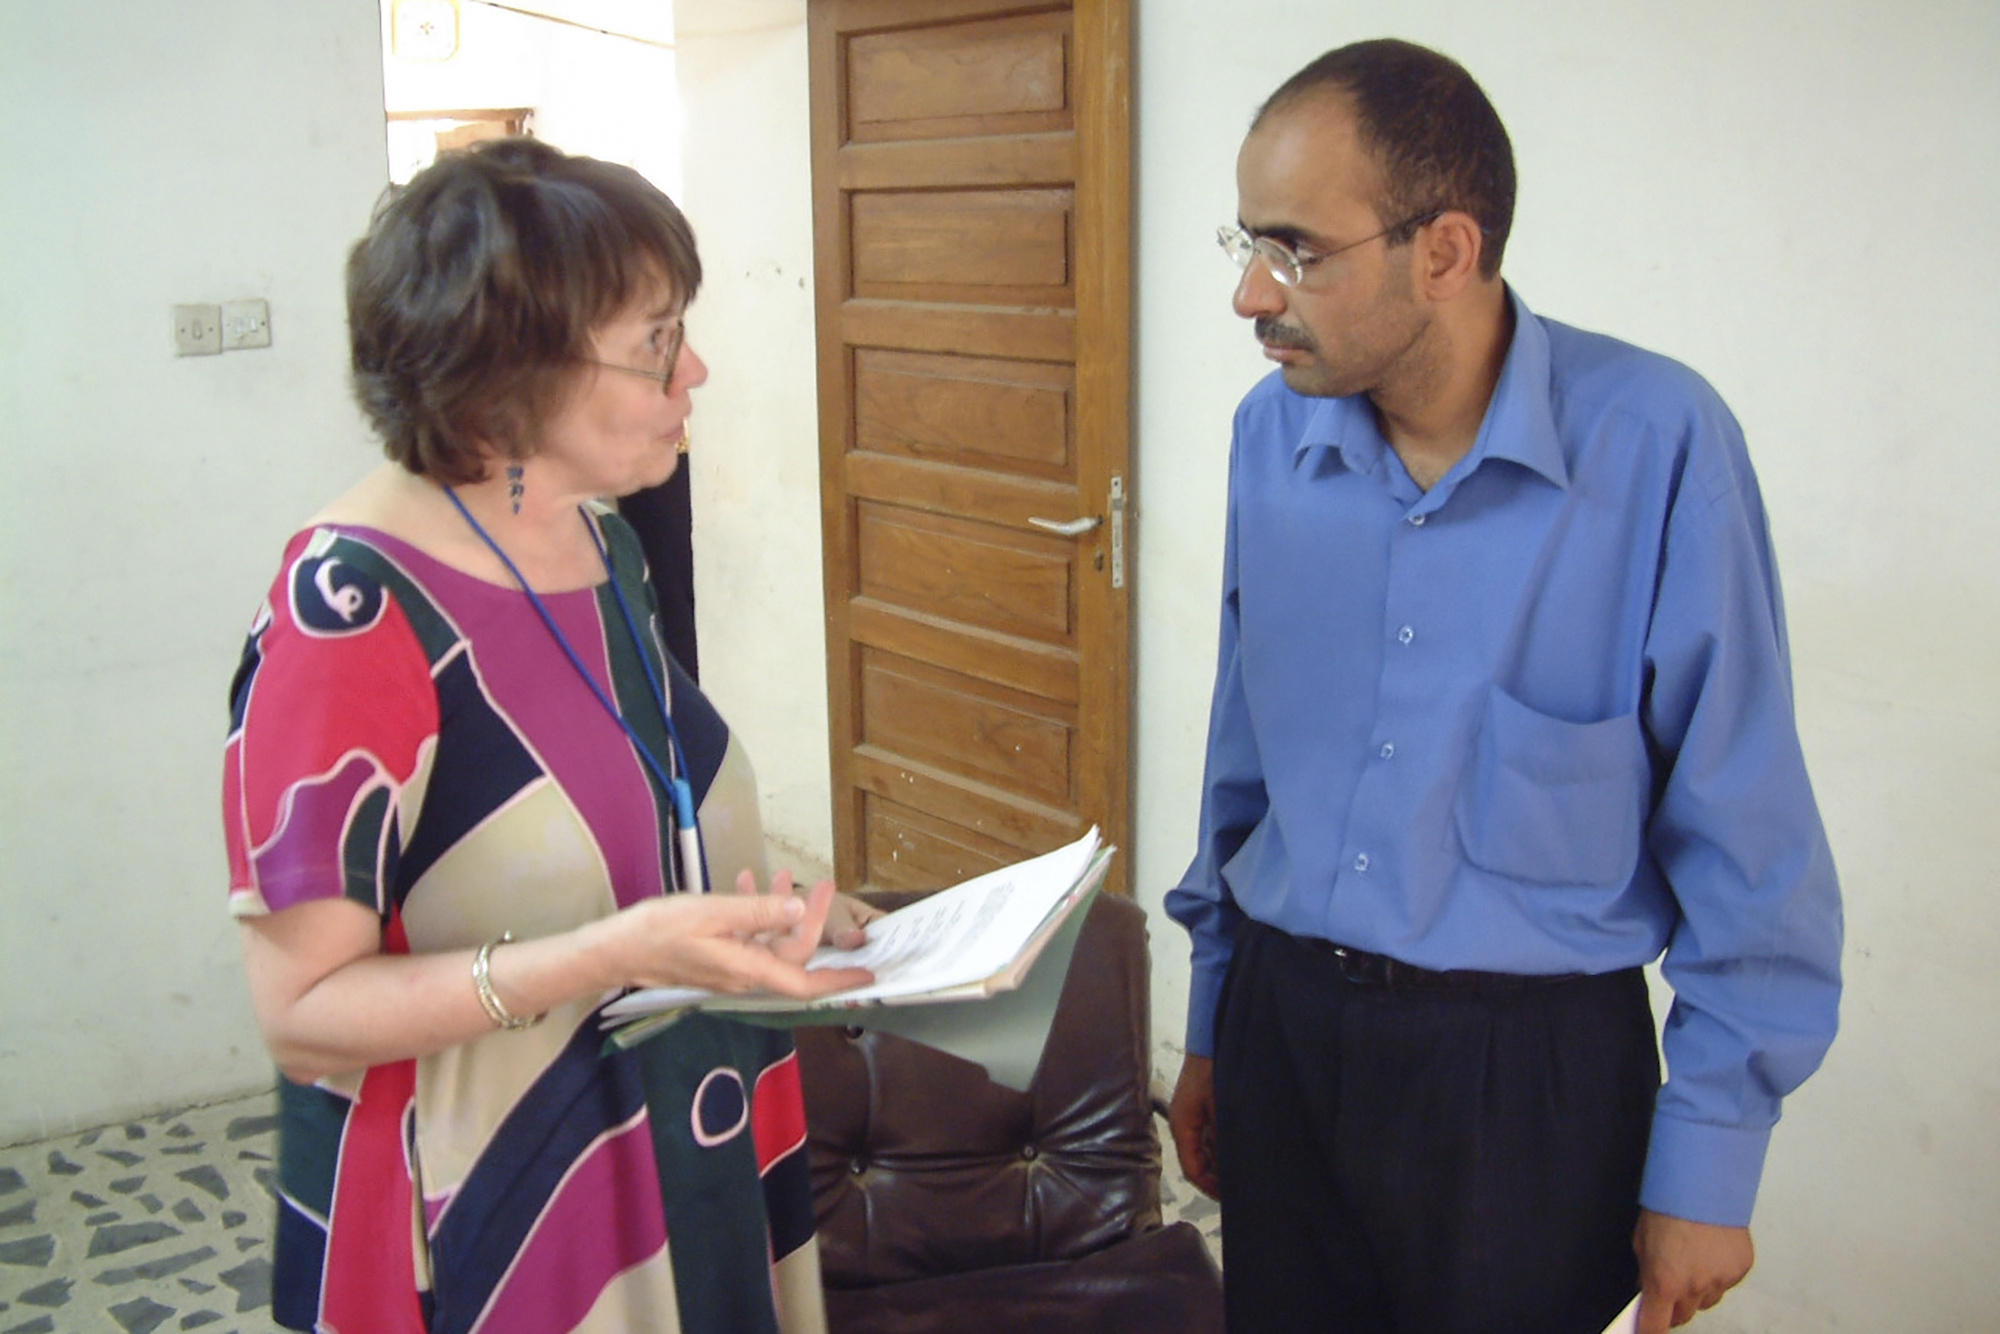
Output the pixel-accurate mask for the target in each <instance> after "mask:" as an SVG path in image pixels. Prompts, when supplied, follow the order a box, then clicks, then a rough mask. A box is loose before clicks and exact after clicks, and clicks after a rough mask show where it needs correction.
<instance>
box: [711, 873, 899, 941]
mask: <svg viewBox="0 0 2000 1334" xmlns="http://www.w3.org/2000/svg"><path fill="white" fill-rule="evenodd" d="M736 892H737V893H739V894H756V893H759V892H760V891H759V890H758V888H757V877H756V876H755V875H754V874H753V873H752V872H751V871H750V870H749V869H748V868H746V869H744V870H743V871H742V872H741V873H739V874H738V875H737V877H736ZM770 893H771V894H773V895H775V896H778V897H783V898H791V897H793V896H794V895H796V894H799V893H803V894H804V895H805V898H806V900H807V902H808V903H809V904H810V905H812V907H813V908H814V909H815V910H816V909H817V907H818V905H819V903H820V902H821V901H822V899H829V900H831V902H830V903H829V905H828V907H827V910H826V921H825V925H824V926H823V927H822V928H821V929H820V932H819V934H818V936H817V937H813V936H811V935H810V934H808V933H807V931H806V930H805V929H804V923H807V922H810V921H812V920H813V918H814V917H815V916H816V912H812V913H808V914H807V916H806V917H805V918H803V919H801V927H800V928H799V929H795V930H792V931H788V932H786V933H784V934H782V935H777V936H771V937H768V938H765V940H764V942H763V943H764V944H765V946H766V947H767V948H769V949H770V951H771V952H772V953H773V954H776V955H777V956H778V957H779V958H781V959H783V960H785V961H786V962H787V963H796V964H804V963H805V962H806V960H808V959H810V958H811V957H812V954H813V951H814V950H816V949H818V948H819V947H820V946H822V945H830V946H832V947H833V948H834V949H837V950H851V949H858V948H860V947H861V945H862V944H863V943H864V942H865V941H866V940H867V939H868V923H870V922H872V921H874V920H875V919H876V918H878V917H880V916H882V910H881V909H880V908H875V907H871V906H869V905H868V904H866V903H863V902H862V901H861V900H860V899H857V898H855V897H854V896H853V895H852V894H842V893H840V892H838V891H837V890H835V889H834V887H833V881H831V880H822V881H820V882H819V883H818V884H816V885H814V886H813V887H812V888H811V889H809V890H803V891H802V890H801V889H799V887H797V886H795V885H794V884H793V883H792V873H791V872H790V871H779V872H778V873H777V874H776V875H774V876H772V877H771V889H770Z"/></svg>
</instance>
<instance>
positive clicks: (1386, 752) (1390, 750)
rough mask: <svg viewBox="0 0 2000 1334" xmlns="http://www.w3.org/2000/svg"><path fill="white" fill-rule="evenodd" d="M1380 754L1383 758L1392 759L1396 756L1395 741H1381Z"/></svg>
mask: <svg viewBox="0 0 2000 1334" xmlns="http://www.w3.org/2000/svg"><path fill="white" fill-rule="evenodd" d="M1381 754H1382V758H1383V759H1385V760H1393V759H1395V758H1396V743H1395V742H1393V741H1384V742H1383V743H1382V751H1381Z"/></svg>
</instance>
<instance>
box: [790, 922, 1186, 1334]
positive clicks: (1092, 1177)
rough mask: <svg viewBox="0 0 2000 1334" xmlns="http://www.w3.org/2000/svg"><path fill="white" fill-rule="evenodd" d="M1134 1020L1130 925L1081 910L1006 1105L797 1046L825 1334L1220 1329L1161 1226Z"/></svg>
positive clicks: (1142, 1027) (802, 1042)
mask: <svg viewBox="0 0 2000 1334" xmlns="http://www.w3.org/2000/svg"><path fill="white" fill-rule="evenodd" d="M875 901H876V902H878V903H880V904H881V905H882V906H884V907H894V906H897V904H898V902H899V900H898V899H896V898H893V897H890V896H878V897H877V898H876V900H875ZM904 901H906V900H904ZM1150 1003H1151V997H1150V994H1149V985H1148V961H1147V952H1146V915H1145V913H1144V911H1143V910H1141V909H1140V908H1139V907H1138V906H1137V905H1136V904H1134V903H1132V902H1131V901H1130V900H1129V899H1123V898H1117V897H1113V896H1110V895H1100V896H1099V897H1098V898H1097V900H1096V901H1095V902H1094V903H1093V904H1092V905H1091V909H1090V912H1089V915H1088V917H1087V918H1086V919H1085V921H1084V925H1083V929H1082V931H1081V933H1080V935H1079V937H1078V940H1077V946H1076V953H1075V955H1074V957H1073V959H1072V962H1071V965H1070V970H1069V975H1068V979H1067V981H1066V982H1065V984H1064V988H1063V993H1062V999H1061V1002H1060V1003H1059V1005H1058V1007H1057V1012H1056V1019H1055V1023H1054V1025H1053V1027H1052V1028H1051V1030H1050V1033H1049V1039H1048V1045H1047V1047H1046V1048H1045V1049H1044V1052H1043V1055H1042V1062H1041V1065H1040V1067H1039V1068H1038V1069H1037V1071H1036V1073H1035V1077H1034V1080H1033V1082H1032V1083H1031V1084H1030V1086H1029V1088H1028V1089H1027V1090H1026V1091H1025V1092H1022V1091H1017V1090H1014V1089H1009V1088H1006V1087H1004V1086H1001V1085H998V1084H995V1083H993V1082H992V1081H991V1080H989V1079H988V1078H987V1077H986V1073H985V1071H984V1070H982V1069H981V1068H980V1067H978V1066H976V1065H973V1064H971V1063H969V1062H966V1061H961V1060H958V1059H956V1058H954V1057H951V1056H947V1055H945V1054H943V1053H941V1052H938V1051H936V1050H934V1049H932V1048H929V1047H924V1046H921V1045H919V1044H917V1043H914V1042H910V1041H907V1040H905V1039H903V1038H899V1037H895V1036H893V1035H890V1034H883V1033H872V1032H868V1031H866V1030H865V1029H861V1028H848V1029H841V1028H820V1029H803V1030H800V1032H799V1034H798V1038H799V1060H800V1070H801V1074H802V1078H803V1081H804V1084H805V1095H806V1114H807V1122H808V1125H809V1127H810V1132H809V1133H810V1142H811V1158H812V1172H813V1195H814V1202H815V1208H816V1211H817V1213H818V1218H819V1229H820V1262H821V1267H822V1271H823V1273H824V1277H825V1283H826V1287H827V1289H828V1312H829V1318H830V1320H831V1321H832V1324H833V1328H834V1330H835V1331H836V1332H838V1331H842V1330H863V1329H866V1330H904V1331H907V1330H923V1329H938V1330H947V1329H948V1330H951V1331H953V1334H966V1332H967V1331H968V1330H969V1329H976V1328H982V1327H986V1328H996V1329H1004V1328H1022V1327H1026V1326H1024V1325H1021V1324H1018V1323H1016V1322H1018V1321H1020V1320H1022V1319H1026V1318H1030V1317H1029V1316H1028V1315H1026V1314H1024V1312H1027V1311H1033V1312H1035V1314H1034V1315H1033V1316H1032V1318H1033V1319H1035V1320H1036V1321H1037V1326H1036V1327H1038V1328H1063V1327H1065V1321H1066V1320H1067V1319H1068V1318H1069V1317H1076V1318H1078V1319H1079V1321H1080V1323H1076V1324H1074V1325H1073V1326H1071V1327H1074V1328H1080V1329H1092V1330H1108V1329H1118V1328H1133V1329H1139V1328H1146V1329H1156V1330H1170V1329H1183V1328H1187V1329H1204V1328H1218V1329H1219V1328H1220V1281H1219V1278H1218V1277H1217V1276H1216V1274H1215V1270H1214V1266H1213V1264H1212V1263H1211V1262H1210V1261H1209V1260H1208V1257H1207V1253H1206V1251H1205V1250H1203V1248H1202V1246H1201V1242H1200V1238H1199V1236H1198V1235H1197V1234H1195V1233H1194V1230H1193V1229H1192V1228H1191V1227H1189V1226H1188V1225H1186V1224H1177V1225H1176V1226H1175V1227H1173V1228H1167V1229H1161V1227H1160V1145H1159V1141H1158V1139H1157V1137H1156V1135H1155V1133H1154V1128H1153V1115H1152V1102H1151V1096H1150V1091H1149V1084H1150V1058H1151V1042H1152V1035H1151V1024H1150V1022H1149V1020H1148V1007H1149V1005H1150ZM975 1294H976V1297H975ZM968 1302H970V1306H969V1308H967V1309H968V1310H969V1311H970V1312H971V1314H970V1316H967V1315H965V1314H963V1313H961V1314H958V1315H953V1314H951V1313H952V1312H954V1311H957V1310H959V1308H961V1307H965V1306H966V1304H967V1303H968ZM1021 1303H1027V1304H1028V1305H1027V1306H1022V1305H1021ZM1037 1303H1039V1305H1036V1304H1037ZM1009 1309H1011V1310H1012V1314H1011V1315H1010V1314H1006V1312H1007V1311H1008V1310H1009ZM1211 1311H1212V1312H1213V1316H1214V1319H1213V1323H1207V1319H1206V1317H1207V1313H1209V1312H1211ZM982 1313H983V1314H982ZM1191 1316H1192V1317H1193V1318H1194V1323H1191V1324H1190V1323H1187V1322H1188V1320H1189V1319H1190V1317H1191ZM967 1319H970V1321H971V1323H970V1324H968V1323H966V1321H967ZM1052 1321H1053V1322H1054V1323H1051V1322H1052Z"/></svg>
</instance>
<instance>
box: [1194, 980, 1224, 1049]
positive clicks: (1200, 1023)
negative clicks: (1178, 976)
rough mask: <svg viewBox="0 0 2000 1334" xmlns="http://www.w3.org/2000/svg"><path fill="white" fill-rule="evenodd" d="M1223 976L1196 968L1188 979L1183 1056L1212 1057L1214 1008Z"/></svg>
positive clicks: (1218, 1000) (1213, 1047) (1220, 992)
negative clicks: (1184, 1051)
mask: <svg viewBox="0 0 2000 1334" xmlns="http://www.w3.org/2000/svg"><path fill="white" fill-rule="evenodd" d="M1224 976H1226V973H1225V972H1223V971H1218V970H1211V969H1206V968H1201V967H1199V966H1197V967H1196V968H1195V969H1194V972H1193V974H1192V975H1191V976H1190V977H1189V978H1188V1021H1187V1054H1188V1055H1190V1056H1205V1057H1209V1058H1211V1059H1213V1057H1214V1056H1215V1007H1216V1006H1217V1005H1218V1004H1219V1003H1220V1002H1221V1000H1222V981H1223V978H1224Z"/></svg>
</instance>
